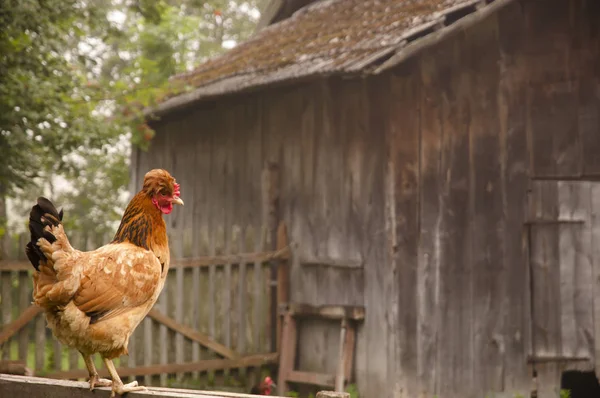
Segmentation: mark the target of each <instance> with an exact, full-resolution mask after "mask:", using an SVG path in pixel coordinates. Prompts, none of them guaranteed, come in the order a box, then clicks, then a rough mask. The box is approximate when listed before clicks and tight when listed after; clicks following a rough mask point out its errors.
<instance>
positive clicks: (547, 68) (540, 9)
mask: <svg viewBox="0 0 600 398" xmlns="http://www.w3.org/2000/svg"><path fill="white" fill-rule="evenodd" d="M570 5H571V2H555V3H553V6H552V7H548V5H547V4H541V3H539V2H529V3H527V4H524V6H523V7H524V9H525V12H526V15H527V22H528V25H527V28H528V32H532V34H527V35H526V40H527V51H528V54H529V63H528V67H529V70H530V71H531V73H530V76H529V88H530V96H531V103H530V109H529V112H530V117H531V121H530V123H531V129H532V137H533V144H534V145H533V148H532V149H533V166H534V168H533V170H532V173H533V175H534V176H539V177H556V178H559V177H576V176H580V175H581V171H582V166H581V156H580V153H581V142H580V137H579V134H577V132H578V117H577V116H578V112H577V99H578V96H579V94H578V92H577V90H578V85H577V83H576V81H575V80H574V79H573V76H571V73H570V72H569V70H570V68H569V62H570V58H571V56H570V52H571V49H570V43H569V35H570V32H572V29H571V28H570V26H569V19H570V18H567V17H565V16H567V15H569V14H570V12H569V8H570Z"/></svg>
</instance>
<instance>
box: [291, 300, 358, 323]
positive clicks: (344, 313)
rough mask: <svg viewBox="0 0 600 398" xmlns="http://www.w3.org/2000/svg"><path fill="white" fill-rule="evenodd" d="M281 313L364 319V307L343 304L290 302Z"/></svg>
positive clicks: (333, 318)
mask: <svg viewBox="0 0 600 398" xmlns="http://www.w3.org/2000/svg"><path fill="white" fill-rule="evenodd" d="M282 312H283V313H286V312H289V313H291V314H292V315H294V316H299V317H318V318H323V319H331V320H342V319H344V318H347V319H352V320H355V321H362V320H364V319H365V308H364V307H355V306H343V305H321V306H313V305H309V304H300V303H290V304H289V305H287V306H286V307H284V308H283V309H282Z"/></svg>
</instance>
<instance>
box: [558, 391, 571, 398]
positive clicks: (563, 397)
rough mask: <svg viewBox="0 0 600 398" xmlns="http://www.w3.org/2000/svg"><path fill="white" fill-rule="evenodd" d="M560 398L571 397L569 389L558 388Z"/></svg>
mask: <svg viewBox="0 0 600 398" xmlns="http://www.w3.org/2000/svg"><path fill="white" fill-rule="evenodd" d="M560 398H571V391H570V390H565V389H562V390H560Z"/></svg>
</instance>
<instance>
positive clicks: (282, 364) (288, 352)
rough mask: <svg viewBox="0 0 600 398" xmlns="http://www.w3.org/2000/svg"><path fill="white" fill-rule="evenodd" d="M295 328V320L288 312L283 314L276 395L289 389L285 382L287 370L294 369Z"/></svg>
mask: <svg viewBox="0 0 600 398" xmlns="http://www.w3.org/2000/svg"><path fill="white" fill-rule="evenodd" d="M296 341H297V329H296V320H295V319H294V317H292V316H291V315H290V314H289V313H286V314H285V317H284V320H283V336H282V343H283V344H282V350H281V358H280V360H279V376H278V377H277V382H278V383H279V384H278V385H277V395H279V396H281V397H283V396H284V395H285V393H287V392H288V391H290V385H289V383H287V382H286V379H287V376H288V374H289V372H291V371H292V370H293V369H294V363H295V362H296Z"/></svg>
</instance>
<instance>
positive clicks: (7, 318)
mask: <svg viewBox="0 0 600 398" xmlns="http://www.w3.org/2000/svg"><path fill="white" fill-rule="evenodd" d="M0 284H1V285H2V324H3V325H10V323H11V321H12V307H13V300H12V292H13V288H12V272H6V271H4V272H0ZM23 326H24V325H23ZM21 327H22V326H21ZM19 329H20V328H19ZM17 330H18V329H17ZM15 331H16V330H15ZM13 334H14V331H13V332H12V333H10V334H8V333H6V334H5V333H3V335H4V336H6V337H5V338H2V339H0V341H2V343H3V344H4V346H3V347H2V348H3V350H2V359H10V340H9V338H10V336H12V335H13Z"/></svg>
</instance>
